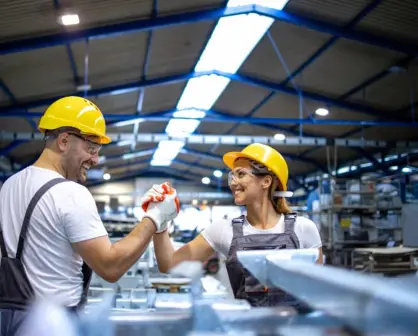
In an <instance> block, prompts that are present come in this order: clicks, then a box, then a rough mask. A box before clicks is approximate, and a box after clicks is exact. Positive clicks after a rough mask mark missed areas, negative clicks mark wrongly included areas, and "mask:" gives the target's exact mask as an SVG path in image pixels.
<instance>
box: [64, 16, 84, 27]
mask: <svg viewBox="0 0 418 336" xmlns="http://www.w3.org/2000/svg"><path fill="white" fill-rule="evenodd" d="M60 22H61V24H62V25H64V26H73V25H77V24H79V23H80V18H79V16H78V14H64V15H61V17H60Z"/></svg>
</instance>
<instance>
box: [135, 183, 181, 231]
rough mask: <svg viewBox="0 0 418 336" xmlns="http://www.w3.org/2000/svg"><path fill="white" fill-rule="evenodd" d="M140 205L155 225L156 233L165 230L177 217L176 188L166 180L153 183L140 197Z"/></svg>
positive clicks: (178, 202)
mask: <svg viewBox="0 0 418 336" xmlns="http://www.w3.org/2000/svg"><path fill="white" fill-rule="evenodd" d="M140 204H141V207H142V210H144V212H145V215H144V218H145V217H148V218H150V219H151V220H152V221H153V222H154V224H155V226H156V227H157V233H161V232H164V231H165V230H167V225H168V223H169V222H170V221H171V220H173V219H174V218H176V217H177V215H178V213H179V211H180V201H179V199H178V197H177V192H176V189H174V188H173V187H171V186H170V185H169V184H168V183H167V182H165V183H163V184H154V185H153V186H152V188H151V189H149V190H148V191H147V192H146V193H145V195H144V196H143V197H142V198H141V202H140Z"/></svg>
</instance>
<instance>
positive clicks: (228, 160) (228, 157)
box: [223, 152, 258, 170]
mask: <svg viewBox="0 0 418 336" xmlns="http://www.w3.org/2000/svg"><path fill="white" fill-rule="evenodd" d="M237 159H250V160H255V161H258V160H257V159H256V158H255V157H253V156H251V155H247V154H244V153H242V152H229V153H226V154H224V156H223V161H224V163H225V165H226V166H227V167H228V168H229V169H231V170H232V169H234V163H235V161H236V160H237Z"/></svg>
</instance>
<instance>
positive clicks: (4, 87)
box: [0, 79, 37, 130]
mask: <svg viewBox="0 0 418 336" xmlns="http://www.w3.org/2000/svg"><path fill="white" fill-rule="evenodd" d="M0 89H1V90H2V91H3V92H4V93H5V94H6V96H7V97H9V99H10V101H11V102H12V103H13V104H17V103H18V102H17V99H16V97H15V95H14V94H13V93H12V91H11V90H10V88H9V87H8V86H7V85H6V83H5V82H4V81H3V80H2V79H0ZM27 121H28V123H29V125H30V127H32V129H33V130H36V129H37V126H36V124H35V122H34V121H33V120H32V119H27Z"/></svg>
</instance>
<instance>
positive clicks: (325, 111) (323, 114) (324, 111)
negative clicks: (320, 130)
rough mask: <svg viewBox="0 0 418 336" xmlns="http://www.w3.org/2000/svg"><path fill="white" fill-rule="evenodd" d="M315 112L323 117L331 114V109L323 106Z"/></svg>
mask: <svg viewBox="0 0 418 336" xmlns="http://www.w3.org/2000/svg"><path fill="white" fill-rule="evenodd" d="M315 114H316V115H319V116H321V117H325V116H327V115H328V114H329V111H328V110H327V109H326V108H322V107H321V108H319V109H317V110H316V111H315Z"/></svg>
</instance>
